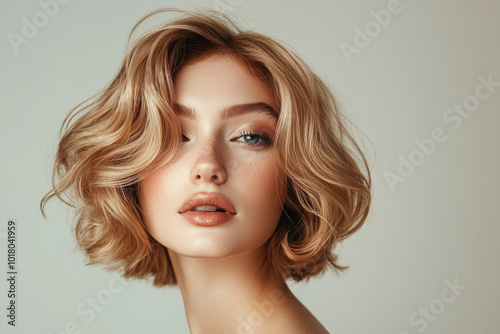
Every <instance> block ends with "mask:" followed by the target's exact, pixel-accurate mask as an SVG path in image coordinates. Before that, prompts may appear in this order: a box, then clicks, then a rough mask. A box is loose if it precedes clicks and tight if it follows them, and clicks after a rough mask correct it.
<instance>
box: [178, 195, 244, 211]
mask: <svg viewBox="0 0 500 334" xmlns="http://www.w3.org/2000/svg"><path fill="white" fill-rule="evenodd" d="M202 205H214V206H216V207H218V208H220V209H222V210H225V211H227V212H229V213H232V214H236V210H235V209H234V207H233V206H232V205H231V203H230V202H229V201H228V200H227V199H226V198H225V197H224V196H223V195H221V194H219V193H196V194H193V195H191V196H189V197H188V198H187V199H186V201H185V202H184V204H182V207H181V208H180V209H179V213H184V212H186V211H189V210H191V209H194V208H195V207H197V206H202Z"/></svg>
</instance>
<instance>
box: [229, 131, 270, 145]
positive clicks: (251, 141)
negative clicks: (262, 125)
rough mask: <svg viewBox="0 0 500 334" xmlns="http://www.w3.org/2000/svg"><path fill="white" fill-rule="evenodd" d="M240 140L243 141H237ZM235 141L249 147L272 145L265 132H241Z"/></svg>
mask: <svg viewBox="0 0 500 334" xmlns="http://www.w3.org/2000/svg"><path fill="white" fill-rule="evenodd" d="M240 138H242V139H243V140H239V139H240ZM236 140H237V141H242V142H244V143H246V144H248V145H250V146H269V145H271V143H272V138H271V136H269V135H268V134H267V133H265V132H252V131H250V132H243V133H241V134H240V137H238V138H237V139H236Z"/></svg>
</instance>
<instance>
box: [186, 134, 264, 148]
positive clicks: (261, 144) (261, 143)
mask: <svg viewBox="0 0 500 334" xmlns="http://www.w3.org/2000/svg"><path fill="white" fill-rule="evenodd" d="M246 136H257V137H259V139H260V140H262V141H263V142H260V143H256V144H252V143H246V142H243V143H245V144H247V145H249V146H252V147H266V146H270V145H271V144H272V141H273V138H272V137H271V136H269V135H268V134H267V133H265V132H262V131H243V132H241V133H240V134H239V135H238V137H237V138H236V139H239V138H241V137H246ZM182 137H183V138H187V137H186V136H185V135H184V134H183V135H182ZM187 139H188V138H187ZM183 141H184V140H183ZM240 142H241V141H240Z"/></svg>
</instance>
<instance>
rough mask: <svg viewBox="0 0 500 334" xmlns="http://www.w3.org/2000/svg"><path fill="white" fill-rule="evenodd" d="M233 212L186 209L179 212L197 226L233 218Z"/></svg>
mask: <svg viewBox="0 0 500 334" xmlns="http://www.w3.org/2000/svg"><path fill="white" fill-rule="evenodd" d="M234 215H235V214H233V213H229V212H227V211H226V212H217V211H215V212H208V211H186V212H184V213H181V216H182V217H184V219H186V220H187V221H188V222H190V223H191V224H194V225H199V226H215V225H219V224H223V223H225V222H227V221H229V220H231V219H233V217H234Z"/></svg>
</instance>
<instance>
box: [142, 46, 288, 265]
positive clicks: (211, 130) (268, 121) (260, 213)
mask: <svg viewBox="0 0 500 334" xmlns="http://www.w3.org/2000/svg"><path fill="white" fill-rule="evenodd" d="M174 87H175V101H174V102H175V104H176V113H177V115H178V117H179V120H180V123H181V127H182V134H183V137H182V143H181V147H180V149H179V151H178V153H177V154H176V156H175V157H174V158H173V160H171V161H170V162H169V163H168V164H167V165H165V166H164V167H163V168H161V169H159V170H158V171H156V172H155V173H153V174H151V175H149V176H148V177H147V178H146V179H144V180H143V181H142V182H141V184H140V186H139V203H140V206H141V208H142V210H143V212H144V220H145V222H146V225H147V228H148V230H149V232H150V234H151V235H152V236H153V237H154V238H155V239H156V240H157V241H158V242H160V243H161V244H163V245H164V246H166V247H167V248H168V249H170V250H171V251H174V252H176V253H179V254H182V255H186V256H193V257H222V256H228V255H234V254H238V253H243V252H248V251H252V250H256V249H258V248H259V247H261V246H262V245H263V244H264V242H265V241H266V240H268V239H269V238H270V236H271V235H272V234H273V232H274V230H275V228H276V225H277V223H278V220H279V218H280V215H281V212H282V206H283V195H284V194H285V182H284V180H285V178H284V175H283V174H282V172H281V171H280V170H279V168H278V164H277V161H276V159H275V158H274V155H273V154H272V138H273V136H274V134H275V130H276V125H277V121H278V119H277V115H273V112H272V110H271V109H274V110H276V106H274V105H273V100H272V97H271V95H270V94H269V92H268V91H266V89H265V88H263V86H262V85H261V83H260V82H259V81H258V80H257V79H255V78H254V77H253V76H252V75H250V74H249V73H248V72H247V71H246V69H245V68H244V67H242V66H241V65H240V64H239V63H238V62H237V61H236V60H234V59H233V58H232V57H230V56H215V57H214V56H211V57H209V58H205V59H203V60H200V61H199V62H196V63H193V64H190V65H186V66H184V67H183V68H181V69H180V71H179V72H178V73H177V75H176V77H175V79H174ZM256 103H259V104H257V105H254V106H253V109H252V108H250V109H249V108H247V109H246V110H244V108H240V109H239V111H240V112H236V113H234V112H233V113H229V114H227V112H226V113H225V112H224V110H225V111H227V110H228V109H229V107H231V106H235V105H242V104H256ZM264 104H266V105H268V106H269V107H271V108H269V107H266V106H265V105H264ZM189 111H191V115H189V114H190V113H189ZM221 111H222V112H221ZM237 111H238V110H237ZM241 111H244V112H241ZM200 192H201V193H217V194H221V195H222V196H224V197H225V198H226V199H227V200H228V201H229V203H230V204H231V205H232V206H233V208H234V211H235V212H234V213H235V214H231V215H230V214H227V213H226V215H227V216H228V217H229V218H230V219H229V220H227V221H223V222H222V223H217V221H215V222H214V221H210V220H208V221H207V220H204V222H205V223H203V221H202V220H203V219H204V218H206V216H221V215H222V214H221V213H208V214H206V213H200V212H194V211H189V213H188V215H186V214H181V213H180V212H181V211H182V210H181V208H182V207H183V204H184V203H185V201H186V199H187V198H188V197H190V196H192V195H195V194H196V193H200ZM280 195H281V196H280ZM212 209H213V208H212ZM198 210H210V209H209V208H200V207H199V208H198ZM205 214H206V215H205ZM189 215H190V216H191V217H192V219H189V218H188V217H187V216H189ZM193 217H194V218H193ZM209 219H210V217H209ZM200 221H202V222H201V223H200ZM207 222H208V225H206V224H207Z"/></svg>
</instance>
